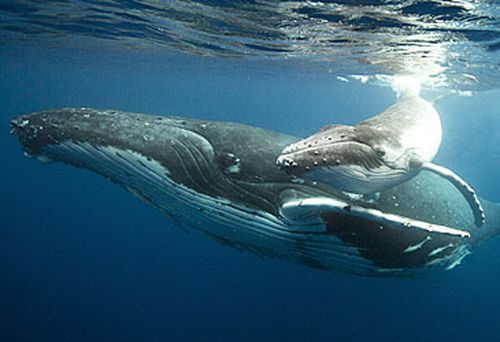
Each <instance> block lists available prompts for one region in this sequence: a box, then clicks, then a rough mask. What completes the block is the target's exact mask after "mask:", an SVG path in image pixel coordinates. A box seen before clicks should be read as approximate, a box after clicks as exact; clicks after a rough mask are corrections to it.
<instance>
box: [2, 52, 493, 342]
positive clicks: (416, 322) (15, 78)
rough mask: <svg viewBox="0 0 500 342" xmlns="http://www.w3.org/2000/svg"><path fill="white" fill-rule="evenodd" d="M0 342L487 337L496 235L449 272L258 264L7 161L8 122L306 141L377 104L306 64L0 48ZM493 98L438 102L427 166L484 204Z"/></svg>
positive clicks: (121, 197) (17, 159)
mask: <svg viewBox="0 0 500 342" xmlns="http://www.w3.org/2000/svg"><path fill="white" fill-rule="evenodd" d="M0 75H1V79H0V108H1V110H2V112H1V117H0V127H2V129H0V155H1V167H0V184H1V191H0V225H1V226H0V227H1V228H0V279H1V280H0V340H1V341H49V340H50V341H89V340H119V341H126V340H130V341H137V340H147V341H155V340H177V341H209V340H212V341H219V340H233V341H235V340H238V341H259V340H285V339H286V340H288V341H304V340H317V341H367V340H371V341H437V340H446V341H447V340H450V341H472V340H474V341H476V340H482V341H499V340H500V307H499V306H500V252H499V251H498V247H499V246H500V240H499V239H494V240H491V241H489V242H488V243H487V244H485V245H483V246H481V248H479V249H477V250H476V251H475V252H474V253H473V254H472V255H471V256H470V257H468V258H467V259H465V261H464V263H463V264H462V265H461V266H460V267H458V268H457V269H455V270H453V271H451V272H443V273H437V274H431V275H427V276H425V277H423V278H419V279H391V278H389V279H372V278H363V277H357V276H351V275H346V274H341V273H327V272H321V271H317V270H313V269H308V268H305V267H303V266H298V265H294V264H290V263H288V262H286V261H282V260H264V259H260V258H259V257H257V256H255V255H251V254H246V253H241V252H238V251H235V250H232V249H230V248H227V247H224V246H221V245H219V244H217V243H214V242H212V241H210V240H209V239H207V238H206V237H205V236H204V235H202V234H200V233H197V232H184V231H182V230H181V229H179V228H178V227H175V226H173V225H171V224H170V223H169V222H168V221H167V220H166V219H165V218H164V217H162V216H161V214H160V213H159V212H157V211H155V210H154V209H151V208H149V207H146V206H145V205H144V204H142V203H140V202H139V201H137V200H136V199H135V198H133V197H132V196H131V195H130V194H128V193H126V192H125V191H123V190H122V189H120V188H119V187H117V186H115V185H113V184H111V183H109V182H107V181H105V180H104V179H103V178H100V177H99V176H97V175H94V174H91V173H89V172H87V171H84V170H78V169H73V168H70V167H68V166H64V165H60V164H51V165H44V164H41V163H39V162H36V161H33V160H29V159H27V158H25V157H23V155H22V152H21V150H20V148H19V146H18V143H17V141H16V140H15V139H14V137H12V136H10V135H9V134H8V122H9V120H10V119H11V118H12V117H13V116H15V115H19V114H23V113H27V112H30V111H34V110H42V109H48V108H57V107H64V106H90V107H97V108H114V109H122V110H128V111H140V112H147V113H155V114H176V115H185V116H192V117H200V118H206V119H220V120H231V121H238V122H242V123H246V124H251V125H256V126H261V127H266V128H271V129H276V130H280V131H283V132H286V133H290V134H296V135H301V136H305V135H307V134H309V133H311V132H313V131H315V130H317V129H318V128H319V127H320V126H322V125H326V124H328V123H331V122H344V123H353V122H356V121H359V120H360V119H362V118H366V117H368V116H371V115H374V114H375V113H377V112H379V111H380V110H382V109H384V108H385V107H386V106H387V105H389V104H391V103H392V102H393V101H394V95H393V93H392V92H391V91H390V90H389V89H387V88H380V87H375V86H369V85H364V84H353V83H344V82H340V81H338V80H337V79H336V78H335V77H334V75H331V74H327V73H321V72H319V71H315V70H313V69H310V68H309V67H308V65H307V63H302V64H301V63H291V62H289V63H288V64H287V63H273V62H249V61H247V62H244V61H228V60H225V61H221V60H212V59H207V58H194V57H186V56H175V55H166V54H159V53H155V52H153V51H128V52H127V51H116V50H115V51H113V50H109V49H107V50H104V51H99V50H98V49H96V50H79V49H76V48H75V49H66V50H51V49H43V48H30V49H27V48H24V49H22V48H19V49H11V50H9V51H3V52H2V53H1V54H0ZM499 97H500V92H499V91H496V92H488V93H482V94H479V95H475V96H473V97H467V98H458V97H449V98H447V99H445V100H443V101H442V102H440V103H439V104H438V108H439V110H440V112H441V115H442V120H443V126H444V130H445V133H444V134H445V137H444V141H443V144H442V147H441V150H440V153H439V155H438V156H437V158H436V160H437V161H439V162H441V163H442V164H445V165H447V166H449V167H451V168H453V169H455V170H456V171H458V172H459V173H460V174H461V175H463V176H464V177H465V178H466V179H468V180H469V181H470V182H471V183H472V184H473V185H474V186H475V187H476V188H477V190H478V192H479V193H480V194H481V195H482V196H484V197H486V198H489V199H492V200H495V201H497V202H500V185H499V183H500V182H499V173H498V169H499V168H500V148H499V147H498V146H499V144H500V133H499V132H500V119H499V116H498V115H499V113H498V108H499V103H500V101H499Z"/></svg>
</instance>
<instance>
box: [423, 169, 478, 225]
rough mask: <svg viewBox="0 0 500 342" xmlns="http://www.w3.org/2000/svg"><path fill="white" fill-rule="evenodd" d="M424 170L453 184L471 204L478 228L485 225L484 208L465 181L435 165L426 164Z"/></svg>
mask: <svg viewBox="0 0 500 342" xmlns="http://www.w3.org/2000/svg"><path fill="white" fill-rule="evenodd" d="M422 169H424V170H428V171H431V172H434V173H436V174H438V175H440V176H441V177H444V178H445V179H447V180H448V181H449V182H450V183H451V184H453V185H454V186H455V187H456V188H457V189H458V191H460V193H461V194H462V195H463V196H464V198H465V200H466V201H467V203H469V206H470V208H471V209H472V213H473V214H474V223H475V224H476V226H478V227H481V226H482V225H483V224H484V221H485V215H484V209H483V206H482V205H481V202H480V201H479V198H478V197H477V195H476V192H475V191H474V189H473V188H472V187H471V186H470V185H469V184H468V183H467V182H466V181H465V180H463V179H462V178H461V177H460V176H459V175H457V174H456V173H455V172H453V171H452V170H450V169H448V168H446V167H444V166H440V165H436V164H433V163H424V164H423V165H422Z"/></svg>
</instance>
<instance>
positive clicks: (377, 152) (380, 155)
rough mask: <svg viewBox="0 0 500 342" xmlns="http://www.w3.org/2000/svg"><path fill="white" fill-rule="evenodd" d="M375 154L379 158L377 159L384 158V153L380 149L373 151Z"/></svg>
mask: <svg viewBox="0 0 500 342" xmlns="http://www.w3.org/2000/svg"><path fill="white" fill-rule="evenodd" d="M375 153H376V154H377V156H379V157H383V156H385V151H384V150H383V149H381V148H377V149H376V150H375Z"/></svg>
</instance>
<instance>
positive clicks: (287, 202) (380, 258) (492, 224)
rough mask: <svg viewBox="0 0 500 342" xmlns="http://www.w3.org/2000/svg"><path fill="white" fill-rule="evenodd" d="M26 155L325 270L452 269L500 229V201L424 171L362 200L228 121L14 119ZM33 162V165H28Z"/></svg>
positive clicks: (270, 137) (93, 113)
mask: <svg viewBox="0 0 500 342" xmlns="http://www.w3.org/2000/svg"><path fill="white" fill-rule="evenodd" d="M11 132H12V133H13V134H14V135H15V136H17V138H18V139H19V141H20V143H21V145H22V148H23V150H24V152H25V154H26V155H28V156H30V157H35V158H37V159H39V160H41V161H43V162H49V161H52V162H63V163H66V164H70V165H73V166H76V167H79V168H86V169H89V170H91V171H93V172H96V173H98V174H100V175H102V176H104V177H106V178H107V179H109V180H111V181H112V182H114V183H116V184H118V185H120V186H121V187H123V188H124V189H125V190H126V191H128V192H130V193H132V194H133V195H134V196H136V197H138V198H139V199H140V200H142V201H143V202H144V203H146V204H148V205H151V206H153V207H155V208H157V209H159V210H160V211H161V212H163V213H164V214H165V215H166V216H167V218H169V219H171V220H172V221H173V222H174V223H176V224H179V225H183V226H186V227H191V228H193V229H196V230H199V231H202V232H204V233H205V234H207V235H208V236H209V237H211V238H213V239H215V240H217V241H219V242H221V243H223V244H225V245H229V246H232V247H234V248H237V249H239V250H245V251H249V252H252V253H256V254H258V255H261V256H267V257H270V258H281V259H286V260H290V261H293V262H296V263H300V264H303V265H307V266H310V267H315V268H318V269H322V270H340V271H344V272H349V273H354V274H359V275H367V276H412V275H416V274H422V273H426V272H428V271H431V270H447V269H452V268H454V267H455V266H457V265H458V264H460V262H461V261H462V259H463V258H464V257H465V256H467V255H468V254H469V253H470V252H471V251H472V250H473V249H474V248H475V247H476V246H477V245H478V244H480V243H481V242H482V241H485V240H487V239H489V238H490V237H492V236H494V235H496V234H498V232H499V231H500V206H499V205H497V204H494V203H491V202H489V201H486V200H483V204H484V210H485V212H486V214H487V216H488V220H487V221H486V223H485V225H484V227H482V228H480V229H477V228H476V227H475V225H474V217H473V215H472V214H471V213H470V211H469V210H467V209H468V203H467V201H466V200H465V199H464V197H463V196H462V195H461V193H460V192H459V191H458V190H457V189H456V187H454V186H453V185H451V184H450V183H449V182H448V181H446V180H444V179H443V178H442V177H439V176H436V175H435V174H433V173H430V172H427V171H423V172H421V173H419V174H418V175H417V176H415V177H413V178H412V179H410V180H409V181H407V182H404V183H401V184H398V185H396V186H394V187H392V188H390V189H387V190H383V191H381V192H380V198H379V199H378V200H377V201H376V202H373V203H368V202H366V201H359V200H356V199H354V198H353V197H352V196H347V195H345V194H344V193H343V192H342V191H339V190H337V189H335V188H333V187H331V186H329V185H328V184H321V183H315V182H309V181H307V180H306V181H304V182H297V181H296V179H295V177H293V176H292V175H290V174H288V173H286V172H283V171H282V170H280V169H279V168H277V167H276V165H275V161H276V159H277V158H278V156H279V155H280V154H281V152H282V150H283V149H284V148H285V147H286V146H289V145H290V144H293V143H296V142H297V141H299V139H298V138H295V137H291V136H287V135H284V134H280V133H277V132H273V131H268V130H264V129H260V128H256V127H250V126H245V125H241V124H237V123H230V122H214V121H204V120H194V119H188V118H181V117H164V116H152V115H145V114H139V113H127V112H120V111H113V110H95V109H89V108H79V109H71V108H67V109H60V110H51V111H43V112H37V113H32V114H29V115H22V116H19V117H17V118H15V119H13V120H12V121H11ZM27 167H28V166H27Z"/></svg>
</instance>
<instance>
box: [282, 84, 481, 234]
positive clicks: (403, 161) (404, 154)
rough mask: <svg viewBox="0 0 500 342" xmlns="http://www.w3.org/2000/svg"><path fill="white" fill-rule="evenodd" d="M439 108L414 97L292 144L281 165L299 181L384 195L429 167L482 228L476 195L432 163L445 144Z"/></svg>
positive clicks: (326, 128) (285, 152) (351, 191)
mask: <svg viewBox="0 0 500 342" xmlns="http://www.w3.org/2000/svg"><path fill="white" fill-rule="evenodd" d="M441 135H442V131H441V120H440V118H439V114H438V112H437V111H436V109H435V108H434V106H433V105H432V104H431V103H430V102H428V101H426V100H424V99H422V98H421V97H419V96H417V95H413V94H407V95H405V96H403V97H401V98H400V99H399V100H398V101H397V102H396V103H395V104H394V105H392V106H390V107H389V108H387V109H386V110H384V111H383V112H382V113H379V114H377V115H376V116H374V117H371V118H369V119H367V120H365V121H362V122H360V123H359V124H357V125H354V126H347V125H330V126H327V127H325V128H323V129H321V130H320V131H319V132H317V133H315V134H313V135H312V136H310V137H308V138H306V139H303V140H301V141H299V142H296V143H292V144H290V145H289V146H287V147H286V148H285V149H284V150H283V151H282V153H281V155H280V156H279V157H278V159H277V164H278V166H281V167H282V168H283V169H284V170H286V171H287V172H289V173H290V174H293V175H295V176H298V177H306V178H308V179H312V180H316V181H320V182H324V183H327V184H330V185H332V186H333V187H335V188H337V189H339V190H342V191H346V192H348V193H355V194H369V193H375V192H379V191H382V190H385V189H388V188H390V187H393V186H395V185H396V184H399V183H402V182H405V181H407V180H409V179H411V178H412V177H414V176H416V175H417V174H418V173H419V172H420V171H421V170H423V169H425V170H428V171H431V172H434V173H436V174H439V175H441V176H443V177H444V178H446V179H447V180H449V181H450V182H451V183H452V184H453V185H454V186H456V187H457V189H458V190H459V191H460V192H461V193H462V194H463V196H464V197H465V198H466V200H467V201H468V202H469V205H470V208H471V210H472V212H473V214H474V217H475V223H476V225H477V226H482V225H483V224H484V221H485V215H484V210H483V208H482V205H481V202H480V201H479V199H478V197H477V195H476V193H475V191H474V190H473V189H472V187H471V186H470V185H468V184H467V182H465V181H464V180H463V179H462V178H460V177H459V176H458V175H457V174H455V173H454V172H453V171H451V170H449V169H447V168H445V167H443V166H439V165H435V164H433V163H431V161H432V159H433V158H434V156H435V155H436V153H437V151H438V149H439V146H440V144H441Z"/></svg>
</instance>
